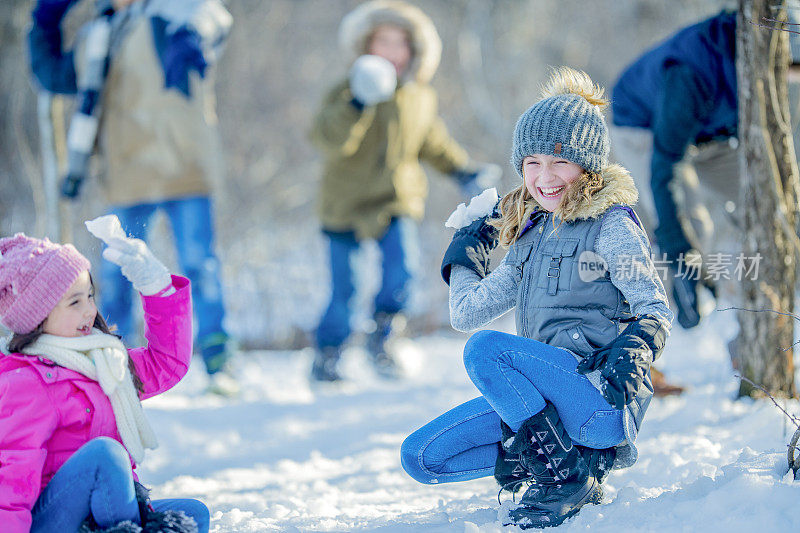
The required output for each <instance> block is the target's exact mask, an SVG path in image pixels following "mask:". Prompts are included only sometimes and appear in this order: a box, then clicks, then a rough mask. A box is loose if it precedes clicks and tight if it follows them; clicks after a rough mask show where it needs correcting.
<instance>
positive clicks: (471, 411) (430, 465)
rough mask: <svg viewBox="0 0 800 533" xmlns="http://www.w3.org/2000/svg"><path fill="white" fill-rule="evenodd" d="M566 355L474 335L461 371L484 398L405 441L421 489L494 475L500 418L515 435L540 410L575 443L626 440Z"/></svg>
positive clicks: (409, 467)
mask: <svg viewBox="0 0 800 533" xmlns="http://www.w3.org/2000/svg"><path fill="white" fill-rule="evenodd" d="M577 364H578V363H577V360H576V359H575V356H574V355H573V354H572V353H571V352H569V351H568V350H565V349H562V348H556V347H554V346H550V345H548V344H544V343H542V342H539V341H535V340H532V339H527V338H525V337H519V336H517V335H510V334H508V333H500V332H497V331H479V332H477V333H475V334H474V335H473V336H472V337H471V338H470V339H469V341H468V342H467V345H466V346H465V348H464V365H465V366H466V368H467V373H468V374H469V377H470V379H471V380H472V382H473V383H474V384H475V386H476V387H477V388H478V390H479V391H480V392H481V394H482V396H480V397H478V398H475V399H474V400H470V401H468V402H466V403H463V404H461V405H459V406H458V407H455V408H454V409H451V410H450V411H447V412H446V413H444V414H443V415H441V416H439V417H438V418H435V419H434V420H432V421H431V422H429V423H427V424H426V425H424V426H423V427H421V428H420V429H418V430H417V431H415V432H414V433H412V434H411V435H409V436H408V438H406V440H405V441H404V442H403V445H402V447H401V461H402V464H403V468H404V469H405V471H406V472H408V474H409V475H410V476H411V477H413V478H414V479H416V480H417V481H419V482H421V483H446V482H450V481H466V480H468V479H475V478H478V477H483V476H488V475H492V474H493V473H494V465H495V460H496V459H497V453H498V444H499V442H500V439H501V432H500V420H501V418H502V420H503V421H504V422H505V423H506V424H508V425H509V426H510V427H511V429H512V430H514V431H517V430H518V429H519V427H520V426H521V425H522V423H523V422H524V421H525V420H527V419H528V418H530V417H531V416H533V415H535V414H536V413H538V412H540V411H541V410H542V409H544V407H545V400H547V401H548V402H550V403H552V404H553V405H554V406H555V408H556V410H557V411H558V415H559V418H561V421H562V423H563V424H564V427H565V428H566V430H567V433H569V436H570V437H571V438H572V440H573V442H575V443H577V444H580V445H583V446H587V447H590V448H609V447H611V446H616V445H617V444H619V443H621V442H622V441H623V440H625V434H624V430H623V426H622V411H620V410H617V409H614V408H612V407H611V406H610V405H609V404H608V402H606V400H605V399H604V398H603V396H602V395H601V394H600V392H599V391H598V390H597V389H596V388H594V386H592V384H591V383H590V382H589V380H588V379H587V378H586V376H583V375H581V374H578V373H577V372H576V370H575V368H576V366H577Z"/></svg>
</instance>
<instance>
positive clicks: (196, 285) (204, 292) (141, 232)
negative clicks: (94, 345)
mask: <svg viewBox="0 0 800 533" xmlns="http://www.w3.org/2000/svg"><path fill="white" fill-rule="evenodd" d="M159 209H163V210H164V212H165V213H166V214H167V217H169V220H170V224H171V226H172V234H173V237H174V241H175V248H176V251H177V256H178V262H179V264H180V268H181V270H182V271H183V272H184V273H185V274H186V277H187V278H189V280H190V281H191V282H192V306H193V308H194V313H195V317H196V319H197V335H196V337H197V340H198V343H199V344H200V346H201V354H202V355H203V359H205V360H206V366H207V367H209V370H212V365H210V364H209V363H210V358H211V357H213V356H216V355H218V354H219V352H221V351H222V350H221V349H216V350H214V349H211V348H209V349H207V350H203V349H202V347H203V345H204V341H205V340H206V339H209V338H213V337H216V336H219V337H220V338H225V339H226V338H227V334H226V333H225V330H224V329H223V327H222V319H223V317H224V315H225V307H224V304H223V300H222V287H221V285H220V278H219V262H218V261H217V258H216V256H215V255H214V251H213V244H214V226H213V223H212V218H211V202H210V200H209V199H208V197H205V196H198V197H192V198H181V199H176V200H168V201H164V202H156V203H151V204H137V205H132V206H126V207H115V208H114V209H112V210H111V214H114V215H117V217H118V218H119V221H120V224H121V225H122V228H123V229H124V230H125V232H126V233H128V234H129V235H130V236H131V237H135V238H137V239H142V240H147V229H148V225H149V223H150V220H151V219H152V218H153V215H155V213H156V211H157V210H159ZM102 279H103V285H102V290H101V292H100V296H101V297H102V310H103V313H105V314H106V316H108V317H109V322H110V323H112V324H116V325H117V332H118V333H119V334H120V335H122V337H123V338H124V339H126V340H128V339H129V337H130V335H131V333H132V328H133V313H132V308H131V305H132V303H133V293H132V291H131V285H130V282H128V280H126V279H125V277H124V276H123V275H122V272H121V271H120V269H119V267H118V266H117V265H115V264H113V263H109V262H108V261H103V264H102ZM218 363H219V361H216V362H215V363H214V364H213V367H214V368H213V370H216V367H218V366H221V365H220V364H218ZM213 370H212V371H213Z"/></svg>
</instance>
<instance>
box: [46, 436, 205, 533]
mask: <svg viewBox="0 0 800 533" xmlns="http://www.w3.org/2000/svg"><path fill="white" fill-rule="evenodd" d="M152 506H153V509H155V510H156V511H166V510H174V511H183V512H184V513H186V514H187V515H188V516H190V517H192V518H194V520H195V522H197V527H198V531H199V533H207V532H208V527H209V521H210V519H209V513H208V509H207V508H206V506H205V505H204V504H203V503H202V502H200V501H197V500H188V499H180V500H179V499H171V500H153V501H152ZM89 514H91V515H92V516H93V517H94V519H95V522H97V525H98V526H100V527H101V528H104V529H105V528H108V527H111V526H113V525H114V524H117V523H119V522H122V521H124V520H130V521H131V522H133V523H135V524H139V505H138V503H137V502H136V493H135V491H134V488H133V472H132V471H131V463H130V459H129V458H128V452H126V451H125V448H123V446H122V445H121V444H120V443H119V442H117V441H115V440H114V439H110V438H108V437H99V438H96V439H92V440H90V441H89V442H87V443H86V444H84V445H83V446H81V447H80V448H79V449H78V451H76V452H75V453H74V454H73V455H72V457H70V458H69V459H67V461H66V462H65V463H64V464H63V465H62V466H61V468H59V469H58V472H56V475H55V476H53V479H51V480H50V482H49V483H48V484H47V486H46V487H45V488H44V490H42V493H41V494H40V495H39V499H38V500H36V504H35V505H34V507H33V511H32V515H33V525H32V526H31V533H66V532H68V531H77V530H78V529H79V528H80V526H81V524H82V523H83V521H84V520H86V518H87V517H88V516H89Z"/></svg>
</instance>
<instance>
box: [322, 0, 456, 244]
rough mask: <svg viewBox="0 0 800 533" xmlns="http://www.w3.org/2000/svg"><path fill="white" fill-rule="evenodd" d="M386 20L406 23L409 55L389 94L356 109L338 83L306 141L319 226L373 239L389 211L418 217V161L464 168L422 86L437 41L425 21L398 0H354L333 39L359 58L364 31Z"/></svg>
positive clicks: (421, 186)
mask: <svg viewBox="0 0 800 533" xmlns="http://www.w3.org/2000/svg"><path fill="white" fill-rule="evenodd" d="M386 22H390V23H392V24H399V25H401V26H403V27H405V28H407V29H408V30H409V32H410V34H411V36H412V49H413V50H414V58H413V60H412V62H411V66H410V67H409V70H408V72H407V73H406V75H405V76H404V77H403V80H401V81H400V86H399V88H398V89H397V91H396V92H395V95H394V97H393V98H392V99H391V100H389V101H387V102H383V103H381V104H378V105H377V106H372V107H367V108H365V109H364V110H363V111H358V110H357V109H356V108H355V107H354V106H353V105H352V104H351V103H350V101H351V100H352V95H351V94H350V90H349V88H348V83H347V82H346V81H345V82H343V83H340V84H339V85H337V86H336V87H335V88H334V89H333V90H332V91H330V93H328V95H327V96H326V97H325V99H324V101H323V104H322V107H321V109H320V110H319V112H318V113H317V115H316V118H315V120H314V124H313V129H312V132H311V139H312V141H313V142H314V144H315V145H316V146H317V147H319V148H320V149H321V150H322V151H323V153H324V155H325V167H324V171H323V177H322V189H321V193H320V202H319V214H320V219H321V221H322V225H323V227H324V228H325V229H329V230H333V231H350V230H354V231H355V232H356V234H357V237H358V238H375V237H379V236H381V235H382V234H383V233H384V231H385V230H386V227H387V226H388V224H389V222H390V220H391V218H392V217H393V216H410V217H413V218H417V219H420V218H422V216H423V214H424V210H425V199H426V198H427V195H428V183H427V178H426V176H425V173H424V172H423V170H422V167H421V165H420V159H423V160H425V161H427V162H428V163H430V164H432V165H433V166H434V167H435V168H436V169H437V170H439V171H440V172H442V173H444V174H449V173H451V172H453V171H455V170H460V169H463V168H464V167H466V165H467V162H468V157H467V154H466V152H465V151H464V150H463V149H462V148H461V147H460V146H459V145H458V144H457V143H456V142H455V141H454V140H453V139H452V138H451V137H450V136H449V134H448V132H447V128H446V127H445V125H444V122H443V121H442V120H441V119H440V118H439V116H438V101H437V96H436V91H434V89H433V88H432V87H431V86H430V85H429V84H428V82H429V81H430V78H431V76H433V74H434V72H435V70H436V67H437V66H438V64H439V58H440V55H441V43H440V41H439V37H438V35H437V34H436V30H435V29H434V27H433V24H432V23H431V21H430V19H428V18H427V17H426V16H425V15H424V14H422V12H421V11H419V10H418V9H417V8H414V7H413V6H409V5H408V4H405V3H403V2H390V1H387V2H370V3H367V4H362V5H361V6H360V7H359V8H356V10H354V11H353V12H351V13H350V14H349V15H348V16H347V17H346V18H345V19H344V20H343V21H342V26H341V30H340V41H341V43H342V44H343V46H346V47H348V50H349V51H350V53H351V54H352V55H353V58H355V57H357V56H358V55H361V54H363V53H364V52H365V49H366V40H367V38H368V37H369V34H370V33H371V31H372V30H373V29H374V28H375V27H376V26H377V25H378V24H381V23H386Z"/></svg>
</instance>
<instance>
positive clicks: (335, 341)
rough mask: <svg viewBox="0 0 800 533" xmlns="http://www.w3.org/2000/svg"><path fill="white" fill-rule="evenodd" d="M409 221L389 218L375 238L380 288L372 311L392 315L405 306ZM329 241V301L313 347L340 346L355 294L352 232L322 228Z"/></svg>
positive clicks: (411, 243) (410, 236)
mask: <svg viewBox="0 0 800 533" xmlns="http://www.w3.org/2000/svg"><path fill="white" fill-rule="evenodd" d="M412 224H413V222H411V221H410V220H407V219H399V218H395V219H392V222H391V223H390V224H389V227H388V228H387V229H386V233H385V234H384V235H383V236H382V237H381V238H380V239H378V246H379V247H380V250H381V254H382V257H383V258H382V267H383V276H382V279H381V288H380V290H379V291H378V294H377V295H376V296H375V313H389V314H394V313H397V312H399V311H402V310H403V309H405V306H406V303H407V302H408V282H409V281H410V279H411V268H410V267H409V261H408V254H409V250H408V249H407V247H410V246H416V239H415V236H414V227H413V226H412ZM325 234H326V235H327V236H328V239H329V240H330V259H331V300H330V303H329V304H328V308H327V309H326V310H325V313H324V314H323V315H322V319H321V320H320V323H319V326H318V327H317V346H319V347H325V346H341V345H342V344H343V343H344V341H345V340H347V337H349V336H350V331H351V330H350V316H351V314H352V313H351V308H350V303H351V300H352V298H353V296H354V295H355V292H356V289H355V283H354V273H353V268H352V261H353V255H354V254H355V252H356V251H358V248H359V246H360V243H359V241H358V240H357V239H356V235H355V232H352V231H343V232H338V231H337V232H334V231H325Z"/></svg>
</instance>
